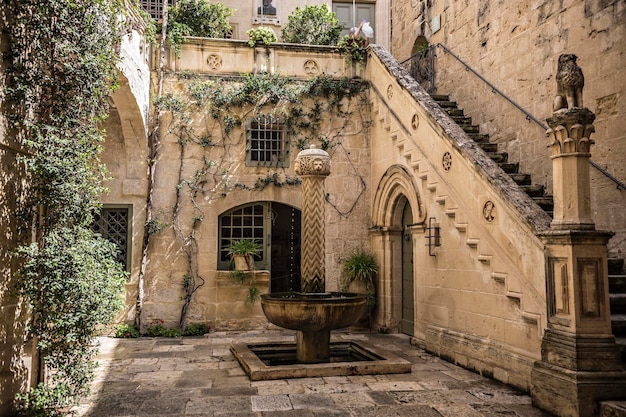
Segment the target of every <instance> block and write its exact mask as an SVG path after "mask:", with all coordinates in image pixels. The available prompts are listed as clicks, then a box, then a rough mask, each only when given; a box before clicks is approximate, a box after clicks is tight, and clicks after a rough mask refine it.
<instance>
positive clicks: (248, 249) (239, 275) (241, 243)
mask: <svg viewBox="0 0 626 417" xmlns="http://www.w3.org/2000/svg"><path fill="white" fill-rule="evenodd" d="M261 249H262V246H261V244H260V243H258V242H257V241H255V240H253V239H237V240H233V241H231V242H230V245H228V248H226V250H227V252H228V255H229V256H230V257H231V258H232V260H233V264H234V268H235V269H234V270H233V271H231V272H230V277H231V279H233V280H234V281H236V282H238V283H240V284H243V283H244V282H245V281H246V279H248V278H249V282H248V284H249V289H248V294H247V296H246V301H247V302H249V303H254V302H256V301H257V300H258V299H259V297H260V291H259V289H258V287H257V286H256V285H255V282H254V270H255V268H254V257H255V256H257V255H259V254H260V253H261Z"/></svg>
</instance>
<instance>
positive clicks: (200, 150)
mask: <svg viewBox="0 0 626 417" xmlns="http://www.w3.org/2000/svg"><path fill="white" fill-rule="evenodd" d="M169 82H170V84H171V85H172V87H171V91H169V92H168V93H165V94H163V96H162V97H161V99H160V100H159V101H158V103H156V104H157V106H159V108H160V109H163V110H164V111H166V112H168V113H169V115H170V118H169V124H168V126H167V127H166V129H165V130H164V137H168V136H169V137H174V138H175V140H176V142H177V143H178V146H179V169H178V182H177V186H176V201H175V203H174V207H173V209H172V219H171V224H172V225H173V229H174V234H175V236H176V238H177V241H178V242H179V244H180V246H181V248H182V251H183V253H184V255H185V257H186V258H187V271H186V272H185V273H184V276H183V279H182V287H183V293H184V295H183V297H182V299H183V306H182V310H181V318H180V325H181V327H184V323H185V322H186V314H187V311H188V309H189V305H190V303H191V302H192V299H193V295H194V293H195V292H196V291H197V290H198V289H199V288H200V287H201V286H202V285H203V284H204V278H202V277H201V276H200V274H199V272H198V243H197V237H196V233H197V230H198V228H199V227H200V225H201V224H202V221H203V220H204V216H205V213H204V210H203V207H204V206H205V205H206V204H208V203H210V202H211V201H213V200H216V199H222V198H225V197H226V196H227V195H228V194H229V193H231V192H235V191H237V190H241V191H246V190H247V191H252V190H254V191H261V190H263V189H265V188H266V187H268V186H275V187H290V186H298V185H299V184H300V179H299V178H298V177H296V176H294V175H290V174H289V173H288V172H287V169H286V166H287V165H286V164H285V165H282V164H281V163H277V164H276V165H275V166H273V167H267V168H266V175H265V176H264V177H263V176H259V177H257V178H256V180H254V181H253V182H249V180H248V181H246V180H242V179H241V178H239V176H238V172H237V168H238V167H239V166H240V165H241V164H243V161H245V143H246V123H247V121H248V120H250V119H253V118H257V117H259V116H271V117H272V118H274V119H276V120H280V122H281V123H282V125H283V126H284V128H285V133H286V135H287V137H289V139H290V144H291V147H292V148H294V149H293V152H295V151H296V150H302V149H305V148H307V147H308V146H309V144H312V143H314V144H316V145H318V146H319V147H321V148H322V149H325V150H327V151H328V152H329V154H330V155H331V157H332V155H333V154H334V153H335V152H336V151H337V150H342V151H343V152H344V155H345V157H346V158H347V159H348V161H349V163H350V166H351V167H352V172H351V173H350V174H351V175H354V176H356V177H357V178H359V184H360V186H361V192H360V193H359V195H358V196H357V197H356V199H355V201H354V202H353V203H352V204H351V205H350V207H349V208H348V209H347V210H344V211H341V210H339V208H338V207H337V206H336V205H334V204H333V203H332V202H330V200H329V203H330V204H331V206H332V207H334V208H335V210H337V212H338V213H339V214H340V215H342V216H349V214H350V212H351V211H352V210H353V209H354V207H355V206H356V204H357V202H358V200H359V199H360V198H361V196H362V195H363V193H364V191H365V180H364V179H363V177H362V176H361V175H360V174H359V173H358V171H357V169H356V167H355V165H354V162H353V161H351V160H350V155H349V153H348V152H347V151H346V150H345V148H344V143H343V142H344V140H345V139H346V132H347V131H348V130H349V129H348V126H349V124H350V123H351V122H354V121H355V120H358V122H356V123H354V124H356V125H357V126H358V128H356V129H355V128H354V127H352V129H351V131H350V133H349V134H350V135H360V134H367V129H368V128H369V125H370V123H371V122H370V121H369V120H368V119H367V118H368V115H369V113H367V111H366V108H367V106H366V104H367V92H368V88H369V86H368V84H367V83H365V82H363V81H360V80H351V79H347V78H341V79H337V78H332V77H328V76H318V77H315V78H311V79H309V80H307V81H300V82H299V81H295V80H293V79H290V78H288V77H285V76H281V75H279V74H268V73H261V74H242V75H241V76H239V77H231V78H206V77H204V78H203V77H200V76H198V75H192V74H188V73H180V74H177V75H171V76H170V79H169ZM174 90H177V91H179V93H174V92H173V91H174ZM190 154H193V155H195V157H194V158H192V157H190V156H189V155H190ZM261 169H262V168H261ZM247 177H248V178H249V176H247Z"/></svg>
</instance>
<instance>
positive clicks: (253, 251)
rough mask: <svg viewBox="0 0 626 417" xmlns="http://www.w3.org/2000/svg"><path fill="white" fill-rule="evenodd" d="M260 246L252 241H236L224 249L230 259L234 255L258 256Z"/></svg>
mask: <svg viewBox="0 0 626 417" xmlns="http://www.w3.org/2000/svg"><path fill="white" fill-rule="evenodd" d="M261 249H262V246H261V244H260V243H258V242H257V241H256V240H254V239H236V240H232V241H231V242H230V245H228V247H227V248H226V251H227V252H228V255H229V256H230V257H232V256H234V255H258V254H259V253H260V252H261Z"/></svg>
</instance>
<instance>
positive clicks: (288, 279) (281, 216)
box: [270, 203, 301, 293]
mask: <svg viewBox="0 0 626 417" xmlns="http://www.w3.org/2000/svg"><path fill="white" fill-rule="evenodd" d="M270 215H271V229H270V230H271V232H270V236H271V264H270V292H272V293H276V292H283V291H300V227H301V212H300V210H298V209H296V208H294V207H291V206H287V205H285V204H280V203H272V204H271V206H270Z"/></svg>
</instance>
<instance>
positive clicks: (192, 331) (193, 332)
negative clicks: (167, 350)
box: [183, 323, 211, 336]
mask: <svg viewBox="0 0 626 417" xmlns="http://www.w3.org/2000/svg"><path fill="white" fill-rule="evenodd" d="M209 331H211V327H210V326H208V325H206V324H204V323H192V324H190V325H189V326H187V328H186V329H185V331H184V332H183V336H203V335H205V334H207V333H209Z"/></svg>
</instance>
